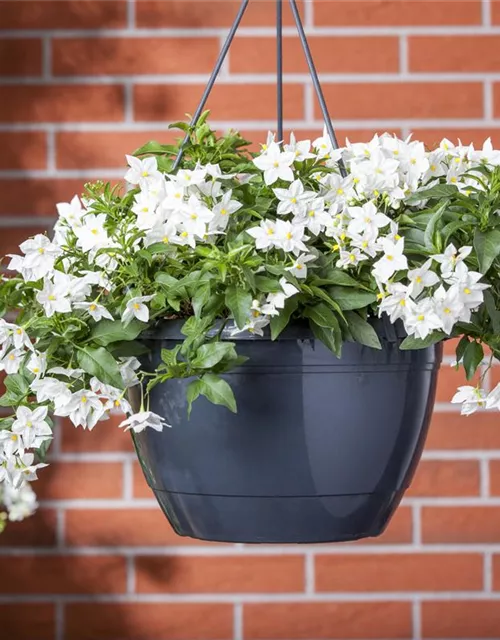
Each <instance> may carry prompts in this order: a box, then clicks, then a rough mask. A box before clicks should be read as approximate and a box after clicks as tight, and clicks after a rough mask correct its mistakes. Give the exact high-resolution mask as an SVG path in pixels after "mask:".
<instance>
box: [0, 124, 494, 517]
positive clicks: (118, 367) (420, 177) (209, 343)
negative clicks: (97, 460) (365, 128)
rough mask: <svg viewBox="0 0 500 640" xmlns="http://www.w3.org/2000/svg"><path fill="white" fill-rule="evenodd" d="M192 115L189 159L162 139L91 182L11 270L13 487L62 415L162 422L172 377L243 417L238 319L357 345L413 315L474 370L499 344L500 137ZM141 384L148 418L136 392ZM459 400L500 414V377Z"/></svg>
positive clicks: (8, 402) (86, 422)
mask: <svg viewBox="0 0 500 640" xmlns="http://www.w3.org/2000/svg"><path fill="white" fill-rule="evenodd" d="M176 126H178V127H179V128H180V129H183V130H184V131H185V132H187V133H188V134H189V140H188V141H187V143H186V144H185V147H184V153H183V157H182V162H181V163H180V166H179V168H178V169H177V168H175V169H174V161H175V158H176V156H177V154H178V153H179V148H180V143H179V144H178V145H176V146H169V145H161V144H158V143H156V142H151V143H148V144H147V145H145V146H144V147H142V148H141V149H139V150H138V151H136V153H135V154H134V155H133V156H127V161H128V164H129V169H128V171H127V173H126V175H125V179H126V181H127V183H128V184H129V185H130V188H129V189H128V190H125V189H120V188H112V187H111V186H110V185H109V184H102V183H94V184H89V185H86V191H85V194H84V195H83V196H82V198H81V199H80V198H78V197H77V196H75V197H74V198H73V200H72V201H71V202H70V203H69V204H59V205H57V209H58V213H59V219H58V221H57V223H56V225H55V228H54V231H53V233H52V234H51V235H50V236H48V235H47V236H46V235H37V236H35V237H34V238H31V239H28V240H26V241H25V242H23V243H22V244H21V246H20V249H21V255H15V256H10V261H9V262H7V263H6V265H5V266H6V268H7V269H8V275H7V276H6V277H4V278H3V283H2V286H1V293H0V302H1V306H2V311H3V314H4V315H6V317H5V319H3V320H1V325H0V342H1V345H2V346H1V353H0V368H1V369H2V370H4V371H5V372H6V373H7V377H6V380H5V386H6V392H5V394H4V395H3V397H2V398H1V399H0V405H1V406H2V407H5V410H6V413H5V415H4V417H3V418H2V419H1V421H0V482H3V483H4V485H5V487H6V491H9V492H12V491H13V490H15V489H16V488H19V487H21V488H22V487H23V486H25V483H26V482H27V481H30V480H33V479H34V478H36V474H37V471H38V469H39V468H40V467H41V466H44V462H43V460H44V455H45V453H46V451H47V449H48V446H49V444H50V441H51V438H52V423H51V420H50V418H49V415H51V414H53V415H55V416H65V417H68V418H69V419H70V421H71V422H72V423H73V424H74V425H75V427H83V428H84V429H85V428H88V429H93V428H94V427H96V425H97V423H98V422H100V421H102V420H106V419H107V418H108V415H109V413H110V411H112V410H118V411H122V412H124V413H125V414H127V416H128V417H127V418H126V419H125V420H124V421H123V422H122V425H121V426H123V427H125V428H127V429H133V430H135V431H140V430H142V429H144V428H146V427H148V426H149V427H151V428H153V429H157V430H161V429H162V428H163V426H164V425H165V420H164V419H163V417H161V416H157V415H155V414H153V413H152V412H150V411H149V410H148V391H149V390H151V388H152V387H153V386H155V385H157V384H159V383H162V382H164V381H165V380H167V379H169V378H190V379H192V381H191V383H190V385H189V387H188V397H187V407H188V408H187V410H188V411H189V410H190V407H191V404H192V402H194V401H195V400H196V398H197V397H198V396H200V395H203V396H205V397H206V398H207V399H208V400H210V401H211V402H213V403H216V404H222V405H225V406H226V407H227V408H228V409H229V410H231V411H234V412H235V411H236V410H237V407H236V402H235V398H234V396H233V393H232V391H231V388H230V386H229V384H228V382H227V381H226V380H225V379H224V377H223V374H224V372H226V371H228V370H229V369H231V368H233V367H236V366H238V365H240V364H242V362H243V360H244V359H243V358H242V357H241V356H239V355H238V353H237V349H236V344H235V343H232V342H230V341H228V340H227V339H225V340H223V339H222V329H224V328H226V329H227V328H229V329H230V330H231V331H232V332H234V334H236V333H239V332H244V331H249V332H252V333H254V334H256V335H262V334H263V332H265V331H270V333H271V336H272V338H273V339H276V338H278V337H279V335H280V333H281V332H282V331H283V330H284V329H285V328H286V326H287V325H288V324H289V323H290V322H292V321H295V320H298V319H302V321H303V322H304V321H305V322H308V323H309V324H310V327H311V330H312V332H313V334H314V336H315V337H316V338H317V339H318V340H320V341H322V342H323V343H324V344H325V345H326V346H327V347H328V348H329V349H330V350H331V351H332V352H333V353H335V354H336V355H337V356H340V355H341V350H342V344H343V342H345V341H356V342H359V343H361V344H363V345H366V346H367V347H371V348H374V349H378V348H380V339H379V335H378V334H377V331H376V330H375V328H374V323H373V319H375V318H377V317H379V316H387V317H388V318H389V320H390V322H392V323H396V322H399V323H402V326H404V329H405V331H406V334H407V338H406V339H405V340H404V341H403V342H402V344H401V348H402V349H418V348H422V347H425V346H428V345H431V344H433V343H435V342H437V341H440V340H444V339H446V338H448V337H457V336H460V337H461V339H460V341H459V343H458V347H457V362H458V363H460V364H462V365H463V367H464V369H465V372H466V375H467V378H469V379H471V378H472V377H473V376H474V374H475V372H476V369H477V368H478V366H479V365H480V364H481V363H482V362H483V359H484V351H483V345H487V347H489V352H490V353H491V354H492V355H491V358H493V357H498V356H499V355H500V276H499V272H498V265H499V260H498V256H499V254H500V151H495V150H493V149H492V146H491V143H490V141H489V140H488V141H486V143H485V144H484V146H483V148H482V150H480V151H477V150H475V149H474V148H473V147H472V146H463V145H461V144H459V145H458V146H455V145H453V144H452V143H451V142H449V141H447V140H443V142H442V143H441V144H440V146H439V147H438V148H437V149H435V150H433V151H430V152H428V151H426V150H425V148H424V145H423V144H422V143H420V142H417V141H412V140H411V139H407V140H406V141H402V140H399V139H397V138H396V137H393V136H390V135H388V134H384V135H383V136H380V137H378V136H375V137H374V138H373V140H371V141H370V142H369V143H366V144H358V143H357V144H350V143H347V145H346V146H345V147H343V148H342V149H340V150H333V148H332V145H331V143H330V141H329V139H328V137H327V136H326V135H324V136H323V137H320V138H318V139H317V140H315V141H314V142H312V143H311V142H310V141H307V140H306V141H300V142H296V140H295V138H294V136H293V135H292V136H291V139H290V142H289V143H282V142H280V141H275V139H274V137H273V136H272V135H271V134H270V135H269V136H268V140H267V142H266V144H264V145H262V150H261V152H260V153H258V154H251V153H249V151H248V150H247V146H248V143H247V142H246V141H245V140H243V139H242V138H241V137H240V136H239V134H237V133H234V132H231V133H229V134H227V135H226V136H223V137H217V136H216V135H215V133H214V132H213V131H211V130H210V128H209V126H208V124H207V123H206V114H204V116H203V117H202V118H201V120H200V121H199V122H198V124H197V126H195V127H189V126H188V125H186V124H183V123H178V124H177V125H176ZM340 159H342V162H341V163H340V164H339V160H340ZM343 167H345V172H343V171H342V168H343ZM344 173H345V175H344ZM172 319H182V320H183V321H184V324H183V329H182V332H183V335H184V336H185V340H184V342H183V343H182V344H180V345H179V346H177V347H176V348H175V349H173V350H164V351H163V352H162V361H163V364H162V365H161V366H159V368H158V369H157V370H156V371H155V372H148V371H143V370H142V369H141V364H140V361H139V360H138V357H140V356H141V354H143V353H144V349H145V347H144V345H143V344H142V343H141V336H142V335H143V334H144V332H147V331H151V330H154V327H155V325H157V324H158V323H162V322H166V321H169V320H172ZM139 383H140V385H141V389H142V406H141V408H140V411H139V412H138V413H134V412H133V410H132V408H131V406H130V404H129V401H128V399H127V390H128V389H129V388H130V387H131V386H135V385H137V384H139ZM452 401H453V402H460V403H463V405H462V412H463V413H466V414H469V413H472V412H473V411H475V410H476V409H477V408H479V407H486V408H494V407H496V408H500V386H499V387H497V388H496V389H494V390H493V391H491V392H490V393H487V392H486V391H484V390H482V388H481V385H479V386H478V387H475V386H472V385H471V386H464V387H461V388H460V389H459V391H458V393H457V394H456V396H455V397H454V398H453V400H452ZM172 426H173V427H174V428H175V425H172ZM7 487H8V489H7ZM9 495H10V494H9ZM30 500H31V504H34V498H33V499H31V498H30ZM4 502H5V500H4ZM11 502H12V500H11ZM28 502H29V500H28ZM7 506H8V505H7ZM26 511H29V509H26ZM18 512H19V508H18Z"/></svg>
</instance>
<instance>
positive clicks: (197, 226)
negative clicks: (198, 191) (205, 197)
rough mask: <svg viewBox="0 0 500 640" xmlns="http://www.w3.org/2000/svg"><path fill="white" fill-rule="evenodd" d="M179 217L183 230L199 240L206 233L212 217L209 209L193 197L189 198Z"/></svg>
mask: <svg viewBox="0 0 500 640" xmlns="http://www.w3.org/2000/svg"><path fill="white" fill-rule="evenodd" d="M180 215H181V219H182V224H183V227H184V229H185V230H186V231H187V232H188V233H189V234H192V235H195V236H198V238H200V239H201V240H203V238H204V237H205V235H206V233H207V223H209V222H210V221H211V220H212V218H213V217H214V216H213V213H212V212H211V211H210V209H208V208H207V207H206V206H205V205H204V204H203V202H201V200H198V198H197V197H196V196H194V195H192V196H190V197H189V200H188V202H187V204H186V205H185V207H184V208H183V209H181V210H180Z"/></svg>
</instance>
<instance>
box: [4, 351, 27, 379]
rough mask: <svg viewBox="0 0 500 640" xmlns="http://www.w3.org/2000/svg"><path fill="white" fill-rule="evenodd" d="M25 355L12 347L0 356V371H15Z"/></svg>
mask: <svg viewBox="0 0 500 640" xmlns="http://www.w3.org/2000/svg"><path fill="white" fill-rule="evenodd" d="M25 355H26V354H25V352H24V351H21V350H20V349H12V350H11V351H9V352H8V353H6V354H5V355H4V356H3V357H2V358H0V371H5V373H7V374H11V373H17V372H18V371H19V367H20V366H21V363H22V361H23V358H24V356H25Z"/></svg>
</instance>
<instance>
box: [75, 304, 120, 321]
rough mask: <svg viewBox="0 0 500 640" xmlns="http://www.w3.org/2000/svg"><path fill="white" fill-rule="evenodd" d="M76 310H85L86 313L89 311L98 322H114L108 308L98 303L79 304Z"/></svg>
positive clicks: (76, 305)
mask: <svg viewBox="0 0 500 640" xmlns="http://www.w3.org/2000/svg"><path fill="white" fill-rule="evenodd" d="M75 309H85V311H88V312H89V314H90V315H91V316H92V318H93V319H94V320H95V321H96V322H99V320H102V319H103V318H106V319H107V320H113V316H112V315H111V313H110V312H109V311H108V310H107V309H106V307H105V306H103V305H102V304H99V303H97V302H77V303H76V304H75Z"/></svg>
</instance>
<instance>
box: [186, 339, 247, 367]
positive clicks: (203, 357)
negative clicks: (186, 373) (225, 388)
mask: <svg viewBox="0 0 500 640" xmlns="http://www.w3.org/2000/svg"><path fill="white" fill-rule="evenodd" d="M234 347H235V345H234V342H210V343H208V344H202V345H201V347H199V349H198V350H197V352H196V357H195V358H194V360H192V362H191V366H192V367H193V368H194V369H211V368H212V367H214V366H215V365H216V364H218V363H219V362H220V361H221V360H224V358H231V359H233V358H236V357H237V355H236V351H235V349H234Z"/></svg>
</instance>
